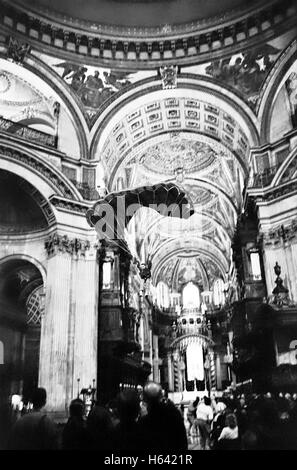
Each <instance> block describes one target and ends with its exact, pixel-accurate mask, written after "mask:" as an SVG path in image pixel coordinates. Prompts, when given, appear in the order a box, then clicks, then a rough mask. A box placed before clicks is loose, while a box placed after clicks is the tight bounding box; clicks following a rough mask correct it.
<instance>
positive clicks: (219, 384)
mask: <svg viewBox="0 0 297 470" xmlns="http://www.w3.org/2000/svg"><path fill="white" fill-rule="evenodd" d="M216 376H217V389H218V390H221V389H222V374H221V359H220V355H219V354H217V357H216Z"/></svg>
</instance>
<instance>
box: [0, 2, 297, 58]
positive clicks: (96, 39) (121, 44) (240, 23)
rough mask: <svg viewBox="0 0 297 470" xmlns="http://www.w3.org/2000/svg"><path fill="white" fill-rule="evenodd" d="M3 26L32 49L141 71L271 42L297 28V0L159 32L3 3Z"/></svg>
mask: <svg viewBox="0 0 297 470" xmlns="http://www.w3.org/2000/svg"><path fill="white" fill-rule="evenodd" d="M1 4H2V5H1V12H2V24H3V25H4V27H6V28H7V29H9V30H10V31H15V32H16V34H18V35H21V36H22V37H26V40H27V41H28V42H30V43H32V44H39V46H40V43H42V47H43V49H44V50H49V49H55V50H56V51H59V53H60V54H61V55H62V53H63V55H64V56H65V54H67V55H68V57H70V56H72V57H74V56H78V57H84V59H86V60H87V61H88V62H89V63H90V62H93V63H94V64H96V65H97V63H98V58H99V59H102V60H104V61H105V62H117V61H118V62H119V61H120V62H121V63H122V62H123V61H124V62H126V63H127V64H129V65H131V66H132V67H133V66H134V67H135V66H137V65H138V66H139V64H141V65H142V67H148V66H150V67H151V66H152V65H153V64H160V63H161V62H164V60H165V61H168V62H169V63H170V61H172V60H174V61H178V62H179V63H187V62H195V61H196V62H197V58H198V57H199V58H200V57H203V59H205V60H209V59H210V58H211V57H213V54H214V53H215V54H217V53H218V51H220V53H221V52H222V50H224V49H226V50H227V51H230V49H232V50H235V49H236V50H238V49H239V48H242V47H246V43H247V42H249V43H250V44H251V45H252V44H258V43H259V40H260V39H259V38H260V37H261V40H263V39H264V36H265V37H266V38H273V37H275V35H276V34H278V33H279V32H280V31H281V30H284V29H285V28H286V27H289V23H290V24H294V21H296V20H295V16H296V4H295V0H283V1H282V2H279V1H278V0H271V1H270V2H269V3H268V4H267V2H266V4H265V5H264V6H260V7H259V6H258V8H254V9H249V10H248V11H245V12H242V11H238V12H237V14H235V12H232V14H231V16H230V15H227V16H226V14H225V15H222V16H221V17H218V18H211V21H210V20H209V21H205V20H204V21H199V22H197V21H196V22H195V21H194V22H192V23H191V24H181V25H163V26H162V25H160V27H157V28H120V27H113V26H110V25H100V24H92V23H87V22H80V21H75V20H73V18H71V19H70V18H66V17H63V16H61V17H58V16H57V15H56V16H55V18H52V19H51V18H49V16H48V14H46V13H44V14H37V13H34V12H31V11H30V12H27V10H26V7H22V6H21V5H15V3H14V2H12V1H8V0H6V1H3V0H2V2H1Z"/></svg>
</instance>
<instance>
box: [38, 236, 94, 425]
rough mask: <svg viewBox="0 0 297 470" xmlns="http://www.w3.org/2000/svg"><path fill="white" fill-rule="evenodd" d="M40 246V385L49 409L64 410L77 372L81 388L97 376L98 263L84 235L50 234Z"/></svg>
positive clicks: (74, 391)
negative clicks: (43, 265)
mask: <svg viewBox="0 0 297 470" xmlns="http://www.w3.org/2000/svg"><path fill="white" fill-rule="evenodd" d="M45 247H46V250H47V253H48V256H49V259H48V265H47V283H46V291H45V314H44V316H43V319H42V323H41V341H40V366H39V385H40V386H41V387H44V388H45V389H46V391H47V410H48V412H52V413H55V414H56V415H57V416H58V415H60V416H61V415H63V416H65V415H66V412H67V408H68V406H69V403H70V401H71V400H72V399H73V398H75V397H76V396H77V378H80V387H81V388H83V387H88V386H89V385H90V384H91V385H92V380H93V379H96V370H97V333H98V332H97V317H98V314H97V308H98V301H97V296H98V268H97V261H96V255H95V252H94V251H93V252H92V250H91V245H90V242H89V241H83V240H78V239H74V240H70V239H69V238H68V237H67V235H64V236H60V235H57V234H54V235H52V236H51V237H50V238H49V239H48V241H47V242H46V245H45Z"/></svg>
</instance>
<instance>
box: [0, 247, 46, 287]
mask: <svg viewBox="0 0 297 470" xmlns="http://www.w3.org/2000/svg"><path fill="white" fill-rule="evenodd" d="M19 259H22V260H25V261H28V262H29V263H31V264H33V265H34V266H36V268H37V269H38V270H39V271H40V274H41V276H42V281H43V285H44V286H45V285H46V276H47V273H46V269H45V267H44V266H43V264H42V263H41V262H40V261H38V260H37V259H36V258H34V257H33V256H30V255H25V254H22V253H15V254H13V255H7V256H5V257H4V258H1V259H0V266H1V265H3V264H5V263H7V262H9V261H12V260H19Z"/></svg>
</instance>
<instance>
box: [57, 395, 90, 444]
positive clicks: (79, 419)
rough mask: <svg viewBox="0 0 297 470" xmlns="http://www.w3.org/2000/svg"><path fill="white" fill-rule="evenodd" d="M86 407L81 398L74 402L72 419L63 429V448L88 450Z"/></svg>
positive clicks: (71, 413)
mask: <svg viewBox="0 0 297 470" xmlns="http://www.w3.org/2000/svg"><path fill="white" fill-rule="evenodd" d="M84 411H85V405H84V402H83V401H82V400H80V399H79V398H77V399H75V400H72V402H71V403H70V407H69V412H70V417H69V419H68V421H67V423H66V425H65V427H64V429H63V434H62V448H63V449H65V450H85V449H87V448H88V442H89V440H88V434H87V426H86V421H85V418H84Z"/></svg>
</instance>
